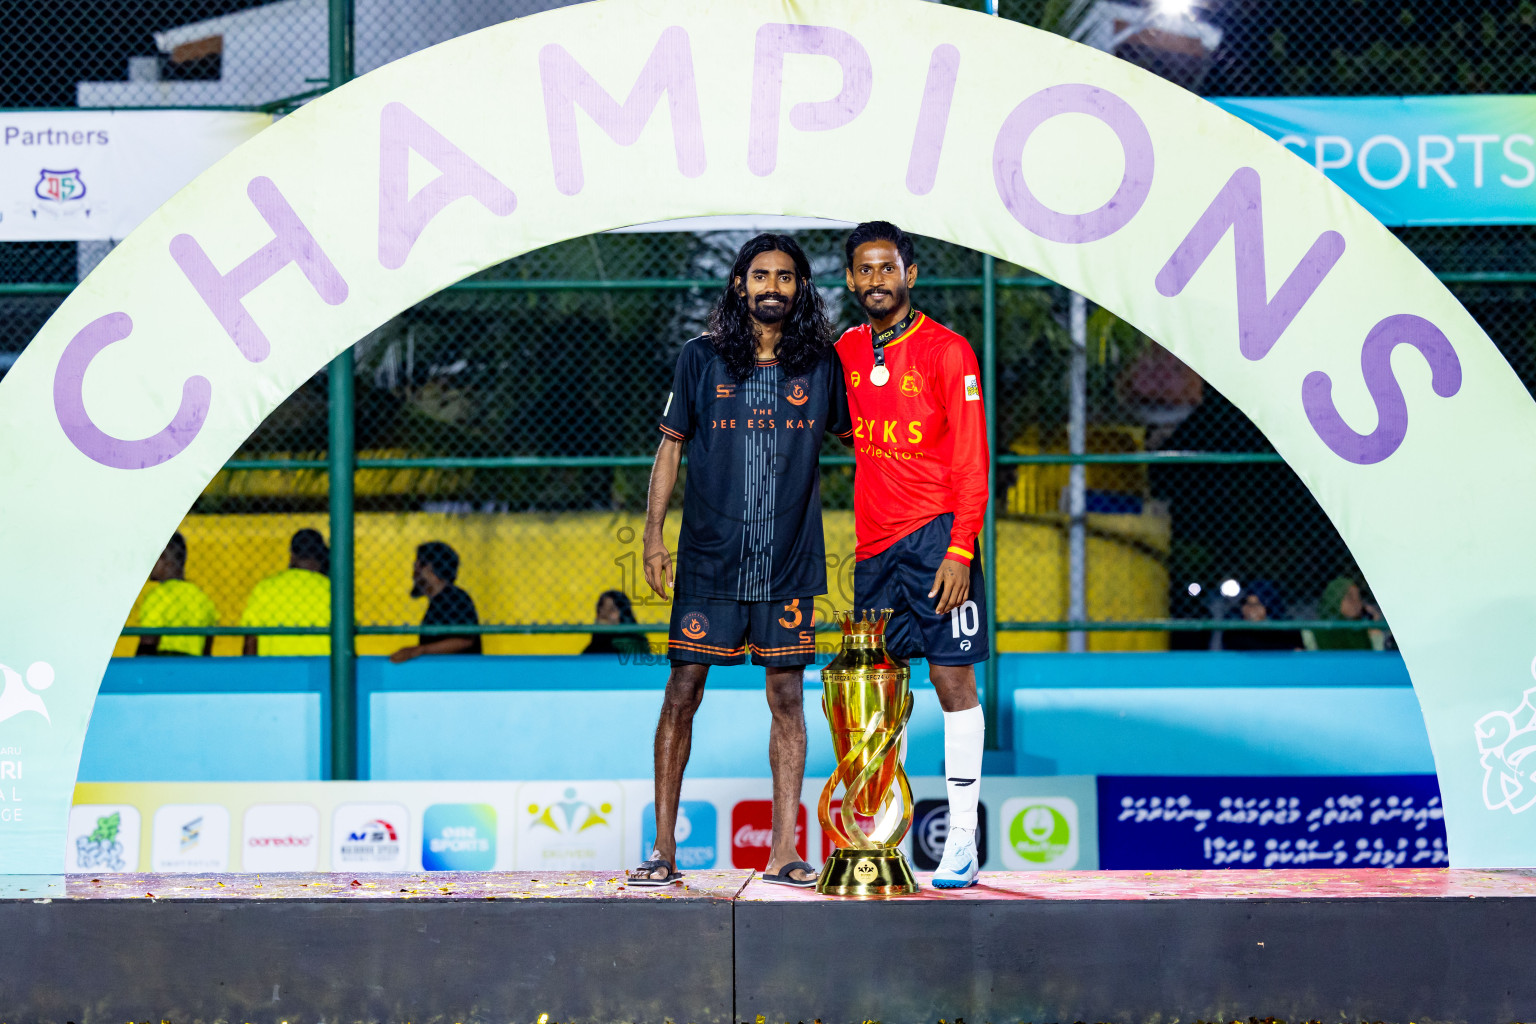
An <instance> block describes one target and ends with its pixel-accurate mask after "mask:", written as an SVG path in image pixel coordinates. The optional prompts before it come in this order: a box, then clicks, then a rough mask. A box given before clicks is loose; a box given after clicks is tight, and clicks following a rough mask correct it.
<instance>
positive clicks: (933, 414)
mask: <svg viewBox="0 0 1536 1024" xmlns="http://www.w3.org/2000/svg"><path fill="white" fill-rule="evenodd" d="M837 354H838V358H839V359H840V360H841V362H842V364H843V374H844V377H845V379H846V380H847V383H848V407H849V412H850V413H851V415H852V417H853V440H852V442H851V443H852V444H853V447H854V466H855V469H854V472H855V481H856V482H855V485H854V495H853V511H854V522H855V524H856V529H857V532H858V550H857V552H856V557H857V558H859V559H861V560H862V559H865V558H869V557H871V556H873V555H878V554H879V553H880V552H882V551H884V550H885V549H886V548H888V547H890V546H891V545H892V544H894V543H895V542H896V541H898V540H900V539H901V538H903V537H905V536H907V535H909V534H911V533H912V532H913V531H915V530H918V529H921V528H922V527H923V526H924V525H926V524H927V523H929V522H931V521H932V520H933V519H934V518H935V517H937V516H940V515H943V514H944V513H946V512H953V513H954V516H955V522H954V527H953V528H952V530H951V531H950V536H949V550H948V553H947V554H946V555H945V557H946V558H950V559H954V560H955V561H958V562H964V563H966V564H969V563H970V561H971V557H972V556H973V555H974V554H975V552H976V535H977V534H978V533H980V532H981V523H982V518H983V516H984V515H985V514H986V509H987V458H988V455H987V417H986V411H985V409H984V407H983V405H982V398H981V371H980V370H979V369H978V367H977V365H976V353H975V352H973V351H972V350H971V346H970V344H969V343H968V342H967V341H966V340H965V339H964V338H962V337H961V336H960V335H958V334H956V333H955V332H954V331H951V330H949V329H948V328H946V327H942V326H940V325H939V324H937V323H934V322H933V321H932V320H930V319H929V318H928V317H926V316H924V315H923V314H921V313H919V314H918V315H917V319H916V321H915V322H914V323H913V324H912V326H911V327H909V328H907V330H906V331H905V332H904V333H903V334H901V335H900V336H899V337H897V338H894V339H892V340H891V341H889V342H887V343H886V345H885V366H886V369H887V371H888V372H889V373H890V377H889V378H888V379H887V380H886V383H885V384H884V386H877V385H876V384H875V383H874V382H873V381H872V380H870V371H871V370H873V369H874V366H875V353H874V347H873V344H872V342H871V338H870V329H869V325H868V324H864V325H863V326H860V327H855V328H853V329H852V330H850V331H847V332H846V333H844V334H843V336H842V337H841V338H840V339H838V342H837Z"/></svg>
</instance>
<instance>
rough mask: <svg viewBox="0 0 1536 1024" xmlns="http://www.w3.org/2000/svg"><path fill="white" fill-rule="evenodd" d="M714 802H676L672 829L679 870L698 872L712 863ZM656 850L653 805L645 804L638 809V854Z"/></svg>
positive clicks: (713, 854)
mask: <svg viewBox="0 0 1536 1024" xmlns="http://www.w3.org/2000/svg"><path fill="white" fill-rule="evenodd" d="M718 831H719V830H718V828H717V827H716V818H715V805H714V804H712V803H710V802H709V801H708V800H683V801H681V802H680V803H679V804H678V805H677V828H675V829H674V830H673V831H672V835H673V837H674V838H675V839H676V840H677V864H676V865H675V866H676V867H677V869H678V870H679V871H689V870H693V871H701V870H703V869H705V868H712V867H714V866H715V861H716V860H717V859H718V854H717V852H716V849H715V839H716V834H717V832H718ZM654 849H656V805H655V804H646V805H645V810H643V811H641V812H640V857H641V859H642V860H643V859H645V858H647V857H649V856H650V855H651V851H652V850H654Z"/></svg>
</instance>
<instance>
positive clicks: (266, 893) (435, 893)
mask: <svg viewBox="0 0 1536 1024" xmlns="http://www.w3.org/2000/svg"><path fill="white" fill-rule="evenodd" d="M751 877H752V872H750V871H744V870H735V871H690V872H688V873H687V876H686V877H685V878H684V879H683V881H682V883H680V884H676V885H668V886H661V887H658V888H646V887H642V886H634V885H629V884H627V883H626V881H625V878H624V872H622V871H424V872H423V871H418V872H415V873H412V874H378V875H371V874H360V875H354V874H277V875H246V874H222V875H190V874H188V875H177V874H149V873H134V874H103V875H66V876H65V892H64V895H63V896H62V898H63V899H67V900H125V899H157V900H316V901H326V902H330V901H342V900H540V899H545V900H642V901H645V900H729V899H734V898H735V897H736V896H737V895H738V894H739V893H740V892H741V890H742V887H743V886H744V885H745V884H746V883H747V881H748V880H749V879H750V878H751ZM38 895H45V893H42V892H39V893H38ZM46 895H53V894H46ZM27 897H28V893H27V892H25V891H20V890H18V891H17V892H16V895H15V896H14V897H13V898H18V899H26V898H27ZM54 898H60V897H58V896H55V897H54Z"/></svg>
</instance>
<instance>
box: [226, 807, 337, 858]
mask: <svg viewBox="0 0 1536 1024" xmlns="http://www.w3.org/2000/svg"><path fill="white" fill-rule="evenodd" d="M240 852H241V870H242V871H317V870H319V868H320V809H319V808H317V807H316V806H315V805H314V804H257V805H255V806H254V807H250V808H248V809H247V810H246V812H245V828H244V830H243V831H242V835H241V839H240Z"/></svg>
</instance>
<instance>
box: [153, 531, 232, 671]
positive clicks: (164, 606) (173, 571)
mask: <svg viewBox="0 0 1536 1024" xmlns="http://www.w3.org/2000/svg"><path fill="white" fill-rule="evenodd" d="M149 578H150V580H151V581H152V582H153V583H154V584H155V586H153V587H151V588H150V590H149V593H147V594H145V595H144V603H143V604H142V605H141V606H140V607H139V625H141V626H147V627H150V628H157V627H158V628H160V629H167V628H171V627H175V626H214V625H217V624H218V621H219V610H218V609H217V608H215V607H214V606H213V601H211V600H210V599H209V597H208V595H207V594H205V593H203V590H202V588H201V587H199V586H198V585H197V584H196V583H188V582H187V539H186V538H185V537H183V536H182V535H181V534H180V533H173V534H171V539H170V541H169V542H167V543H166V545H165V550H164V551H162V552H160V557H159V559H157V560H156V561H155V567H154V568H153V569H151V570H150V571H149ZM211 653H213V637H211V636H141V637H139V650H138V654H139V655H140V656H141V657H142V656H144V655H149V654H185V655H203V654H211Z"/></svg>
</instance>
